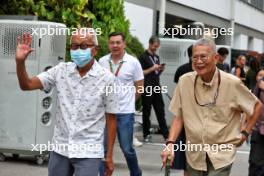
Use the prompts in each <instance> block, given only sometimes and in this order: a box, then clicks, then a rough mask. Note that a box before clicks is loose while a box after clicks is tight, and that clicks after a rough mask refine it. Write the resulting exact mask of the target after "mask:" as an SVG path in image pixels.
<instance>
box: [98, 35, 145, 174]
mask: <svg viewBox="0 0 264 176" xmlns="http://www.w3.org/2000/svg"><path fill="white" fill-rule="evenodd" d="M108 47H109V50H110V54H108V55H106V56H104V57H102V58H101V59H100V60H99V63H100V64H101V65H102V66H103V67H105V68H107V69H109V70H110V71H111V72H112V73H113V75H115V77H116V83H117V87H116V90H113V91H116V93H118V95H119V97H118V102H119V108H120V109H119V112H118V113H117V114H116V119H117V137H118V141H119V144H120V147H121V149H122V152H123V154H124V156H125V158H126V162H127V165H128V168H129V171H130V175H131V176H140V175H142V173H141V169H140V168H139V165H138V160H137V155H136V151H135V150H134V148H133V127H134V121H135V119H134V113H135V101H136V99H138V98H139V96H140V94H139V89H143V82H144V81H143V80H144V76H143V70H142V68H141V65H140V63H139V61H138V60H137V59H136V58H135V57H133V56H131V55H129V54H128V53H126V52H125V47H126V43H125V36H124V34H123V33H121V32H113V33H111V34H110V35H109V38H108Z"/></svg>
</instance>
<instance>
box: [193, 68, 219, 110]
mask: <svg viewBox="0 0 264 176" xmlns="http://www.w3.org/2000/svg"><path fill="white" fill-rule="evenodd" d="M197 79H198V75H196V77H195V80H194V99H195V102H196V104H198V105H199V106H203V107H212V106H215V105H216V99H217V97H218V94H219V86H220V83H221V76H220V71H219V70H218V84H217V89H216V92H215V94H214V100H213V102H209V103H205V104H200V103H199V102H198V99H197V97H196V91H195V87H196V83H197Z"/></svg>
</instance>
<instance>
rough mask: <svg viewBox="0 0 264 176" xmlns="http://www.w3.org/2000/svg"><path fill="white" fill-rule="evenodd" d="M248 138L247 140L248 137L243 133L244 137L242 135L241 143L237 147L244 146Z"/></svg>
mask: <svg viewBox="0 0 264 176" xmlns="http://www.w3.org/2000/svg"><path fill="white" fill-rule="evenodd" d="M246 140H247V137H246V136H245V135H243V134H242V137H241V139H240V141H239V143H238V144H237V145H236V147H240V146H242V145H243V144H244V142H245V141H246Z"/></svg>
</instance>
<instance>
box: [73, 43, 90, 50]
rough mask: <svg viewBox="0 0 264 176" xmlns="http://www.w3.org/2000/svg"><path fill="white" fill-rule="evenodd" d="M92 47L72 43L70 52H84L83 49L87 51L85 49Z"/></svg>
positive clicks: (85, 44)
mask: <svg viewBox="0 0 264 176" xmlns="http://www.w3.org/2000/svg"><path fill="white" fill-rule="evenodd" d="M93 46H94V45H91V44H90V45H89V44H87V43H81V44H77V43H72V44H71V46H70V48H71V49H72V50H77V49H79V48H80V49H83V50H85V49H87V48H92V47H93Z"/></svg>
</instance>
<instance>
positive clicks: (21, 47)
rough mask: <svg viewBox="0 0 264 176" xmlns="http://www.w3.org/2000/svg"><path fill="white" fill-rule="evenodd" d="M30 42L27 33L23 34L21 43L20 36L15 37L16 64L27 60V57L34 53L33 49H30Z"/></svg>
mask: <svg viewBox="0 0 264 176" xmlns="http://www.w3.org/2000/svg"><path fill="white" fill-rule="evenodd" d="M31 41H32V37H31V35H30V34H28V33H24V34H23V37H22V42H21V39H20V36H19V37H17V47H16V61H17V62H24V61H25V60H26V58H27V56H28V55H29V54H30V53H31V52H32V51H34V49H33V48H31V46H30V45H31Z"/></svg>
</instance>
